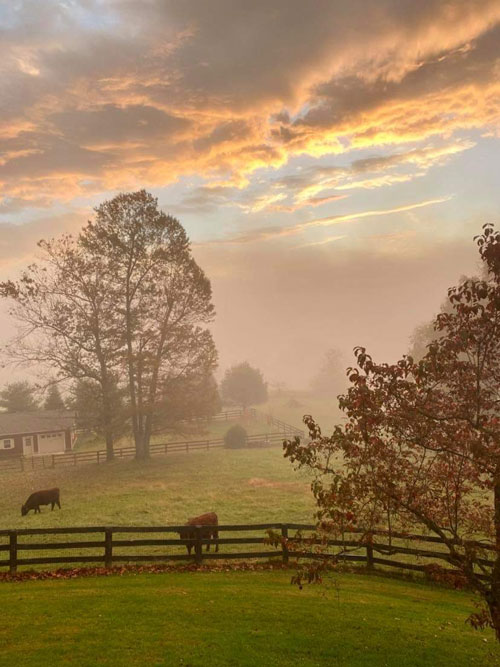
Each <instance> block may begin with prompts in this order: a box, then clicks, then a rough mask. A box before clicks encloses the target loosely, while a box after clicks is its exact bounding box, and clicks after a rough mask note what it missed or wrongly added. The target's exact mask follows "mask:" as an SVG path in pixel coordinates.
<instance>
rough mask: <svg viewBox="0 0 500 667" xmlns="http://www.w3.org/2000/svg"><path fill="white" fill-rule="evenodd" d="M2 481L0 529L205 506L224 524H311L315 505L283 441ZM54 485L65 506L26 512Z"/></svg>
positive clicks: (151, 519) (158, 516)
mask: <svg viewBox="0 0 500 667" xmlns="http://www.w3.org/2000/svg"><path fill="white" fill-rule="evenodd" d="M1 482H2V484H1V486H0V527H1V528H26V527H50V526H90V525H119V524H121V525H138V526H140V525H165V524H179V523H184V521H185V520H186V519H187V518H188V517H190V516H196V515H198V514H201V513H204V512H207V511H215V512H217V514H218V515H219V521H220V523H261V522H274V521H276V522H280V521H298V522H310V521H311V519H312V513H313V510H314V503H313V499H312V496H311V492H310V489H309V481H308V478H307V477H306V476H305V475H304V474H303V473H297V472H295V471H294V470H293V468H292V466H291V465H290V463H289V462H288V461H287V460H285V459H284V458H283V453H282V450H281V447H280V446H274V447H270V448H263V449H244V450H229V449H215V450H211V451H200V452H193V453H190V454H185V453H179V454H169V455H167V456H155V457H154V458H153V459H151V460H150V461H149V462H147V463H141V464H139V463H137V462H135V461H134V460H126V461H116V462H114V463H111V464H101V465H95V464H89V465H81V466H75V467H67V468H66V467H64V468H63V467H61V468H56V469H55V470H52V469H47V470H35V471H26V472H24V473H20V472H16V473H3V474H2V477H1ZM53 486H58V487H59V488H60V489H61V504H62V509H61V510H58V509H55V510H54V511H53V512H51V511H50V509H49V508H47V507H43V508H42V511H41V514H37V515H35V514H33V513H32V512H31V513H30V514H29V515H27V516H25V517H21V504H22V503H23V502H24V501H25V500H26V498H27V497H28V495H29V494H30V493H31V492H33V491H35V490H38V489H43V488H50V487H53Z"/></svg>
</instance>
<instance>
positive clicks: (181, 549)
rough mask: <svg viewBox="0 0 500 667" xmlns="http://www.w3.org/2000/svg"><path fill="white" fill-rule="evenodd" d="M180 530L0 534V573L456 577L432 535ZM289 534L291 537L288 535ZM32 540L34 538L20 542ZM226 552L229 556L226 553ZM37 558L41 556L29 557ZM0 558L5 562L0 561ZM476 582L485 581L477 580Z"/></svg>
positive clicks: (278, 527)
mask: <svg viewBox="0 0 500 667" xmlns="http://www.w3.org/2000/svg"><path fill="white" fill-rule="evenodd" d="M183 529H185V526H181V525H177V526H133V527H129V526H114V527H112V526H93V527H81V528H80V527H78V528H77V527H75V528H31V529H30V528H27V529H19V530H1V531H0V567H5V568H8V569H9V571H10V573H12V574H13V573H15V572H16V571H17V568H18V567H23V566H36V565H44V566H45V565H58V566H59V565H63V564H70V563H71V564H77V563H79V564H89V563H92V564H97V565H101V566H104V567H106V568H111V567H113V565H115V564H117V563H168V562H169V561H188V562H192V563H195V564H198V565H199V564H201V563H203V561H206V560H230V559H239V560H247V559H254V558H257V559H275V558H279V559H280V560H281V561H282V562H283V563H284V564H287V563H288V562H289V561H290V560H296V559H298V558H318V559H331V560H332V561H341V562H353V563H358V564H362V565H365V566H366V567H367V568H369V569H373V568H375V566H382V567H384V568H385V567H388V568H396V569H400V570H410V571H413V572H415V571H416V572H421V573H430V572H431V571H432V569H433V568H434V569H435V568H436V566H437V565H438V564H441V565H439V567H442V566H443V564H445V570H446V572H448V573H450V574H458V571H456V570H454V569H453V568H452V567H450V566H449V565H450V563H449V556H448V554H447V553H446V551H445V549H444V544H443V542H441V540H440V539H439V538H437V537H433V536H425V535H407V534H403V533H394V532H393V533H391V534H389V533H388V532H387V531H383V530H377V531H372V532H370V533H369V534H367V533H365V532H363V531H361V530H356V531H351V532H350V533H349V534H348V535H347V536H344V537H343V539H326V538H325V539H323V538H321V539H319V538H318V537H317V536H316V535H314V533H313V531H315V526H313V525H310V524H299V523H263V524H237V525H220V526H218V531H219V538H218V539H217V540H216V539H207V538H206V532H204V531H206V527H203V526H193V527H192V530H193V532H194V537H192V538H190V539H180V538H179V537H174V535H175V534H178V533H179V531H181V530H183ZM293 531H295V534H292V532H293ZM221 533H222V534H224V533H229V537H220V534H221ZM241 533H243V534H244V535H243V536H242V535H241ZM252 533H253V534H252ZM256 533H257V534H256ZM305 533H309V536H307V535H305ZM248 534H250V535H248ZM68 535H70V536H78V538H73V541H60V540H59V538H60V537H61V536H68ZM33 536H37V538H38V539H36V538H35V541H34V542H33V541H26V538H28V537H33ZM217 544H218V545H219V547H222V549H221V550H220V551H219V552H215V551H214V548H215V546H216V545H217ZM304 544H308V545H310V546H312V547H313V548H312V550H311V549H307V550H304ZM209 545H210V546H211V547H212V551H204V550H203V548H204V547H208V546H209ZM410 545H411V546H410ZM413 545H417V546H413ZM187 546H190V547H191V551H192V553H191V554H188V553H187V552H186V551H187V550H186V547H187ZM315 546H318V547H319V548H318V550H317V551H314V547H315ZM146 547H147V548H148V549H146ZM227 547H229V550H226V549H227ZM251 547H253V548H254V549H255V550H251ZM325 547H327V548H328V547H337V548H340V551H337V553H327V552H325V550H324V549H325ZM483 548H484V547H483ZM134 550H135V551H134ZM27 552H28V557H25V556H24V555H23V554H25V553H27ZM30 552H31V553H30ZM40 552H42V555H38V556H35V555H33V553H40ZM2 553H3V554H5V555H6V556H7V557H6V558H1V554H2ZM395 554H398V555H399V556H400V559H399V560H393V559H392V558H387V557H384V556H388V555H390V556H393V555H395ZM401 557H402V558H401ZM481 564H482V566H483V571H484V568H485V567H488V568H490V567H492V566H493V561H492V560H488V559H482V560H481ZM479 576H481V577H482V578H485V577H486V575H484V574H482V575H479Z"/></svg>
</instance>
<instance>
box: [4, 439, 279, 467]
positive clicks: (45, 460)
mask: <svg viewBox="0 0 500 667" xmlns="http://www.w3.org/2000/svg"><path fill="white" fill-rule="evenodd" d="M285 437H286V436H285V435H284V434H283V433H262V434H258V435H249V436H248V437H247V444H248V446H249V447H252V446H254V447H256V446H259V445H261V446H265V445H275V444H281V443H282V442H283V439H284V438H285ZM220 447H224V439H223V438H217V439H212V440H192V441H190V440H180V441H178V442H162V443H155V444H151V445H150V447H149V452H150V454H151V456H156V455H158V454H173V453H176V452H186V453H189V452H195V451H199V450H207V449H209V450H210V449H217V448H220ZM114 452H115V458H116V459H125V458H133V457H135V447H133V446H129V447H115V448H114ZM105 461H106V451H105V450H103V449H100V450H94V449H92V450H88V451H82V452H65V453H61V454H47V455H44V456H31V457H24V456H17V457H15V458H14V457H12V458H11V459H5V460H2V461H0V471H2V472H6V471H14V472H16V471H17V472H27V471H29V470H40V469H44V468H58V467H61V466H76V465H79V464H81V463H104V462H105Z"/></svg>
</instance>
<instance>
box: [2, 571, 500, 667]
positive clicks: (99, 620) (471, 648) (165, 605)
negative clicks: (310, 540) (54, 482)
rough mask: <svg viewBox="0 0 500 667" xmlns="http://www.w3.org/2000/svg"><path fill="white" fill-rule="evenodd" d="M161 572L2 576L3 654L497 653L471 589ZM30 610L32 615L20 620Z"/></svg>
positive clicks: (300, 661) (436, 656) (144, 659)
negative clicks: (480, 623)
mask: <svg viewBox="0 0 500 667" xmlns="http://www.w3.org/2000/svg"><path fill="white" fill-rule="evenodd" d="M289 581H290V575H289V573H287V572H283V571H275V572H230V573H227V572H225V573H221V572H214V573H201V572H199V573H169V574H156V575H155V574H142V575H140V576H131V575H125V576H123V577H118V576H110V577H102V578H94V577H92V578H84V579H75V580H56V581H54V580H51V581H30V582H24V583H4V584H1V585H0V601H1V604H2V608H3V609H4V610H5V609H8V610H9V612H8V613H7V614H4V618H3V621H2V623H1V624H0V645H1V646H2V650H1V651H0V665H2V666H3V665H5V666H7V665H9V666H10V665H16V667H31V666H33V667H38V666H39V665H44V664H47V665H49V664H50V665H51V666H58V665H66V664H71V665H78V666H79V667H91V666H93V665H110V666H111V665H113V666H114V665H120V666H121V665H124V666H127V665H146V664H149V665H165V666H166V665H190V666H191V667H207V666H208V665H210V666H211V667H212V666H219V665H220V666H222V665H224V666H226V665H227V666H230V665H231V666H238V667H239V666H245V665H248V666H252V667H255V666H256V665H266V667H267V666H269V667H272V666H279V665H283V666H284V665H300V666H301V667H309V666H311V667H312V666H313V665H315V666H318V665H325V666H326V665H328V666H329V667H331V666H333V665H348V666H349V667H355V666H360V667H361V666H365V665H372V666H374V667H375V666H378V665H387V666H389V667H391V666H394V667H396V666H397V667H400V666H401V665H403V666H405V665H408V666H412V667H415V666H420V665H428V666H429V667H430V666H432V667H434V666H435V665H440V666H446V665H450V666H453V667H458V666H460V665H463V666H464V667H465V666H468V665H497V664H499V660H500V652H499V649H498V647H497V646H496V645H495V641H494V636H493V633H492V632H490V631H484V632H478V631H474V630H472V629H471V628H470V627H469V626H467V625H465V624H464V619H465V618H466V616H467V615H468V613H469V612H470V608H471V602H470V596H469V595H467V594H465V593H460V592H456V591H451V590H444V589H439V588H437V589H433V588H431V587H428V586H425V585H423V584H414V583H407V582H402V581H396V580H391V579H382V578H379V577H373V576H362V575H357V576H355V575H348V574H344V575H340V576H339V577H338V578H337V580H336V586H330V587H306V588H305V589H304V590H302V591H299V590H298V589H297V588H296V587H295V586H292V585H290V583H289ZM28 619H29V620H28Z"/></svg>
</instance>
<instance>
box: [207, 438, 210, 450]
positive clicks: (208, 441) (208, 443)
mask: <svg viewBox="0 0 500 667" xmlns="http://www.w3.org/2000/svg"><path fill="white" fill-rule="evenodd" d="M207 449H210V440H207Z"/></svg>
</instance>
